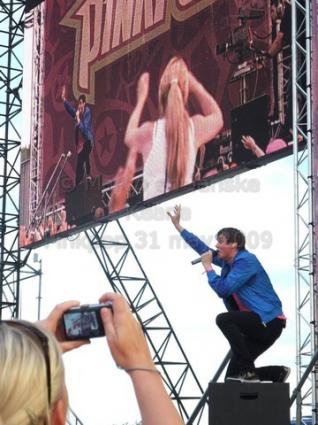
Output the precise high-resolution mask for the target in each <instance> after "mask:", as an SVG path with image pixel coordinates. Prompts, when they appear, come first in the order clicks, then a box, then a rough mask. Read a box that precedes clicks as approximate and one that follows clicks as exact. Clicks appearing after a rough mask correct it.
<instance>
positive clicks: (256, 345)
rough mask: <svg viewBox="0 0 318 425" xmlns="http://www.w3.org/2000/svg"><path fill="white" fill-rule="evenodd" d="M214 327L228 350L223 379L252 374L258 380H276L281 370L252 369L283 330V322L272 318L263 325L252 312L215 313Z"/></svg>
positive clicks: (269, 368) (270, 367) (272, 368)
mask: <svg viewBox="0 0 318 425" xmlns="http://www.w3.org/2000/svg"><path fill="white" fill-rule="evenodd" d="M216 324H217V325H218V327H219V328H220V329H221V331H222V332H223V334H224V336H225V337H226V339H227V340H228V341H229V343H230V346H231V349H232V358H231V360H230V363H229V366H228V369H227V372H226V377H228V376H235V375H238V374H239V373H241V372H246V371H256V373H257V374H258V375H259V377H260V379H261V380H271V381H274V382H275V381H277V379H278V376H279V374H280V372H281V367H279V366H267V367H262V368H258V369H256V368H255V365H254V360H255V359H256V358H257V357H258V356H259V355H260V354H262V353H264V351H266V350H267V349H268V348H269V347H270V346H271V345H272V344H273V343H274V342H275V341H276V339H277V338H278V337H279V336H280V334H281V333H282V330H283V328H284V327H285V321H284V320H281V319H274V320H272V321H271V322H269V323H267V324H266V326H265V325H264V324H263V323H262V322H261V319H260V317H259V316H258V315H257V314H256V313H253V312H245V311H244V312H243V311H230V312H227V313H221V314H219V315H218V316H217V317H216Z"/></svg>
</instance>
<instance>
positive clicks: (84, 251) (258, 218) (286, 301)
mask: <svg viewBox="0 0 318 425" xmlns="http://www.w3.org/2000/svg"><path fill="white" fill-rule="evenodd" d="M176 203H178V204H181V205H182V208H183V220H182V224H183V226H184V227H185V228H186V229H188V230H190V231H192V232H194V233H195V234H197V235H198V236H199V237H201V238H205V240H206V241H207V242H208V243H209V244H210V245H211V246H212V247H213V246H214V243H215V240H214V236H215V234H216V232H217V230H218V229H220V228H221V227H225V226H233V227H238V228H240V229H241V230H242V231H243V232H244V233H245V235H246V237H247V248H248V249H249V250H250V251H252V252H254V253H255V254H256V255H257V256H258V258H259V259H260V261H261V262H262V264H263V266H264V267H265V269H266V271H267V272H268V274H269V276H270V278H271V280H272V283H273V285H274V287H275V290H276V291H277V293H278V295H279V296H280V298H281V300H282V302H283V309H284V312H285V314H286V315H287V318H288V326H287V328H286V329H285V330H284V332H283V334H282V336H281V337H280V338H279V340H278V341H277V342H276V343H275V345H274V346H273V347H271V348H270V349H269V350H268V351H267V352H266V353H264V354H263V355H262V356H261V357H260V358H259V359H258V360H257V362H256V365H257V366H262V365H266V364H277V365H281V364H284V365H286V366H289V367H291V368H292V374H291V377H290V379H289V382H290V383H291V390H292V389H293V388H294V386H295V358H296V357H295V356H296V343H295V341H296V339H295V338H296V334H295V320H294V317H295V288H294V267H293V258H294V236H293V167H292V157H289V158H285V159H283V160H280V161H277V162H276V163H273V164H269V165H267V166H265V167H261V168H258V169H256V170H252V171H249V172H247V173H244V174H241V175H240V176H236V177H234V178H232V179H228V180H225V181H224V182H221V183H217V184H215V185H213V186H210V187H207V188H205V189H201V190H198V191H195V192H192V193H191V194H187V195H183V196H180V197H178V198H177V199H175V200H170V201H168V202H165V203H162V204H160V205H157V206H156V207H153V208H150V209H147V210H144V211H142V212H139V213H137V214H134V215H132V216H129V217H126V218H123V219H121V224H122V226H123V228H124V230H125V232H126V233H127V235H128V237H129V240H130V242H131V244H132V245H133V247H134V249H135V252H136V254H137V256H138V258H139V260H140V262H141V264H142V267H143V268H144V270H145V272H146V274H147V276H148V278H149V280H150V283H151V285H152V286H153V288H154V291H155V292H156V294H157V296H158V298H159V300H160V301H161V303H162V305H163V308H164V310H165V311H166V313H167V316H168V319H169V320H170V321H171V323H172V327H173V329H174V330H175V332H176V334H177V337H178V338H179V339H180V342H181V345H182V347H183V349H184V351H185V353H186V355H187V356H188V358H189V361H190V363H191V365H192V367H193V369H194V371H195V373H196V375H197V377H198V379H199V381H200V383H201V385H202V387H203V388H204V389H205V388H206V387H207V385H208V382H209V380H210V379H211V378H212V377H213V375H214V373H215V371H216V370H217V369H218V367H219V365H220V363H221V361H222V359H223V358H224V356H225V355H226V353H227V351H228V349H229V346H228V343H227V341H226V339H225V338H224V337H223V335H222V334H221V332H220V331H219V329H218V328H217V326H216V324H215V317H216V316H217V314H218V313H220V312H222V311H224V310H225V308H224V306H223V303H222V300H221V299H219V298H218V297H217V296H216V294H215V293H214V292H213V291H212V290H211V289H210V287H209V285H208V284H207V279H206V276H205V275H204V274H202V271H203V268H202V266H201V265H200V264H198V265H196V266H192V265H191V260H193V259H195V258H197V254H196V253H195V252H194V251H192V250H191V249H190V248H186V247H185V246H184V245H183V244H177V243H176V241H177V240H178V237H179V236H178V233H177V232H176V230H175V229H174V227H173V225H172V224H171V222H170V220H169V217H168V216H167V215H166V211H167V210H168V211H172V209H173V207H174V205H175V204H176ZM72 239H74V237H72ZM35 252H36V253H38V256H39V258H41V259H42V266H43V276H42V295H43V299H42V302H41V315H42V317H44V316H45V315H46V314H47V313H48V312H49V311H50V310H51V309H52V308H53V307H54V305H55V304H57V303H59V302H62V301H65V300H69V299H77V300H79V301H80V302H81V303H94V302H97V300H98V298H99V297H100V295H101V294H102V293H104V292H107V291H109V290H111V286H110V284H109V283H108V281H107V279H106V277H105V275H104V274H103V272H102V269H101V267H100V265H99V263H98V261H97V258H96V256H95V254H94V253H93V252H91V250H90V248H89V244H88V241H87V240H86V236H85V235H84V234H80V235H79V236H78V237H77V238H76V239H75V240H73V241H71V240H68V239H64V240H61V241H59V242H57V243H54V244H50V245H48V246H45V247H42V248H39V249H38V250H36V251H35ZM37 291H38V279H33V280H32V282H31V281H29V282H28V281H27V282H25V283H24V284H23V288H22V298H21V299H22V310H21V313H22V317H25V318H29V319H30V320H35V319H36V316H37V295H38V292H37ZM31 305H33V307H32V308H30V307H31ZM64 361H65V367H66V381H67V387H68V390H69V398H70V405H71V407H72V409H73V410H74V411H75V412H76V414H77V415H78V416H79V418H80V419H81V420H82V421H83V423H84V424H94V425H101V424H103V425H105V424H106V425H122V424H126V423H129V425H130V424H134V423H135V421H136V420H138V419H139V412H138V408H137V405H136V401H135V397H134V393H133V389H132V386H131V384H130V380H129V377H128V376H127V375H126V374H125V373H124V372H123V371H121V370H118V369H117V368H116V366H115V365H114V362H113V360H112V358H111V357H110V354H109V351H108V347H107V344H106V341H105V339H104V338H100V339H95V340H92V343H91V344H90V345H89V346H85V347H82V348H81V349H79V350H76V351H74V352H70V353H67V354H65V355H64ZM201 423H207V422H204V421H203V422H201Z"/></svg>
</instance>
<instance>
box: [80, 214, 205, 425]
mask: <svg viewBox="0 0 318 425" xmlns="http://www.w3.org/2000/svg"><path fill="white" fill-rule="evenodd" d="M85 233H86V236H87V238H88V240H89V242H90V245H91V247H92V249H93V251H94V253H95V254H96V256H97V258H98V261H99V263H100V265H101V267H102V269H103V271H104V273H105V275H106V276H107V278H108V280H109V283H110V284H111V286H112V288H113V290H114V291H115V292H119V293H121V294H122V295H123V296H124V297H125V299H126V300H127V301H128V303H129V305H130V307H131V309H132V311H133V313H134V314H135V315H136V317H137V319H138V320H139V322H140V324H141V326H142V329H143V331H144V333H145V336H146V338H147V340H148V342H149V345H150V347H151V349H152V352H153V359H154V362H155V364H156V365H157V367H158V368H159V369H160V371H161V374H162V377H163V380H164V383H165V385H166V387H167V389H168V393H169V396H170V397H171V399H172V400H175V402H176V404H177V408H178V410H179V412H180V414H181V416H182V418H183V419H184V420H186V419H188V418H189V416H190V414H191V413H192V411H193V409H194V407H195V406H196V404H197V403H198V401H199V400H200V399H201V397H202V395H203V390H202V387H201V385H200V383H199V381H198V378H197V377H196V375H195V373H194V371H193V369H192V367H191V365H190V363H189V360H188V359H187V356H186V354H185V352H184V351H183V349H182V346H181V343H180V341H179V340H178V338H177V336H176V334H175V332H174V330H173V328H172V326H171V323H170V321H169V319H168V317H167V314H166V313H165V311H164V309H163V307H162V305H161V303H160V301H159V299H158V297H157V296H156V294H155V291H154V289H153V288H152V286H151V284H150V282H149V279H148V277H147V276H146V273H145V271H144V270H143V268H142V266H141V264H140V262H139V260H138V258H137V256H136V254H135V252H134V250H133V248H132V246H131V245H130V242H129V240H128V238H127V236H126V234H125V232H124V229H123V228H122V226H121V224H120V222H119V221H118V220H117V221H112V222H109V223H106V224H104V225H102V226H100V227H98V228H92V229H90V230H88V231H86V232H85ZM199 420H200V418H199ZM197 423H199V422H197Z"/></svg>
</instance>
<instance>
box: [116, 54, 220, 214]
mask: <svg viewBox="0 0 318 425" xmlns="http://www.w3.org/2000/svg"><path fill="white" fill-rule="evenodd" d="M148 94H149V73H144V74H142V75H141V77H140V78H139V81H138V85H137V103H136V106H135V108H134V110H133V112H132V114H131V116H130V119H129V121H128V125H127V129H126V134H125V143H126V145H127V146H128V148H129V149H130V152H131V151H133V152H134V154H135V153H137V154H138V153H140V154H141V155H142V158H143V164H144V166H143V199H144V200H147V199H150V198H153V197H155V196H158V195H161V194H163V193H166V192H169V191H171V190H174V189H178V188H180V187H182V186H184V185H187V184H189V183H191V182H192V181H193V174H194V168H195V159H196V155H197V149H198V148H199V147H200V146H202V145H203V144H204V143H207V142H208V141H210V140H212V139H213V138H214V137H215V136H216V135H217V134H218V133H219V131H220V130H221V128H222V126H223V116H222V112H221V110H220V108H219V106H218V104H217V102H216V101H215V100H214V98H213V96H212V95H211V94H210V93H209V92H208V91H207V90H206V89H205V88H204V87H203V85H202V84H201V83H200V82H199V81H198V80H197V79H196V78H195V76H194V75H193V74H192V73H191V71H190V70H189V69H188V67H187V65H186V63H185V62H184V60H183V59H182V58H180V57H173V58H172V59H171V60H170V61H169V62H168V64H167V66H166V68H165V69H164V71H163V74H162V76H161V79H160V83H159V91H158V97H159V99H158V103H159V113H160V117H159V119H158V120H156V121H147V122H144V123H143V124H140V120H141V115H142V112H143V110H144V106H145V104H146V101H147V99H148ZM190 94H191V95H192V96H193V97H194V98H195V99H196V100H197V102H198V104H199V106H200V109H201V112H200V113H198V114H195V115H193V116H191V117H190V116H189V112H188V110H187V102H188V97H189V95H190ZM131 156H132V155H131V154H129V155H128V157H127V162H126V168H129V172H127V173H125V171H123V172H122V173H123V174H133V173H132V172H131V171H132V168H131V160H130V158H131ZM134 169H135V166H134ZM117 186H118V185H117ZM126 186H127V184H126ZM119 195H121V198H122V199H121V200H120V196H119ZM126 195H127V193H126V194H124V192H123V190H121V192H120V193H119V190H116V185H115V189H114V197H116V210H118V209H121V208H124V206H125V204H126V199H127V196H126ZM114 204H115V203H114ZM113 211H115V209H113Z"/></svg>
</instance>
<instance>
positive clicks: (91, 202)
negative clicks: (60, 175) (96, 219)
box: [65, 176, 103, 225]
mask: <svg viewBox="0 0 318 425" xmlns="http://www.w3.org/2000/svg"><path fill="white" fill-rule="evenodd" d="M102 206H103V204H102V188H101V177H100V176H99V177H96V178H95V179H92V180H91V181H88V180H86V181H84V182H82V183H80V184H79V185H78V186H76V187H75V188H74V189H73V190H72V191H70V192H66V193H65V209H66V221H67V223H68V224H76V225H79V224H82V223H84V222H86V221H88V220H90V219H92V218H93V214H94V212H95V210H96V208H99V207H102Z"/></svg>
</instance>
